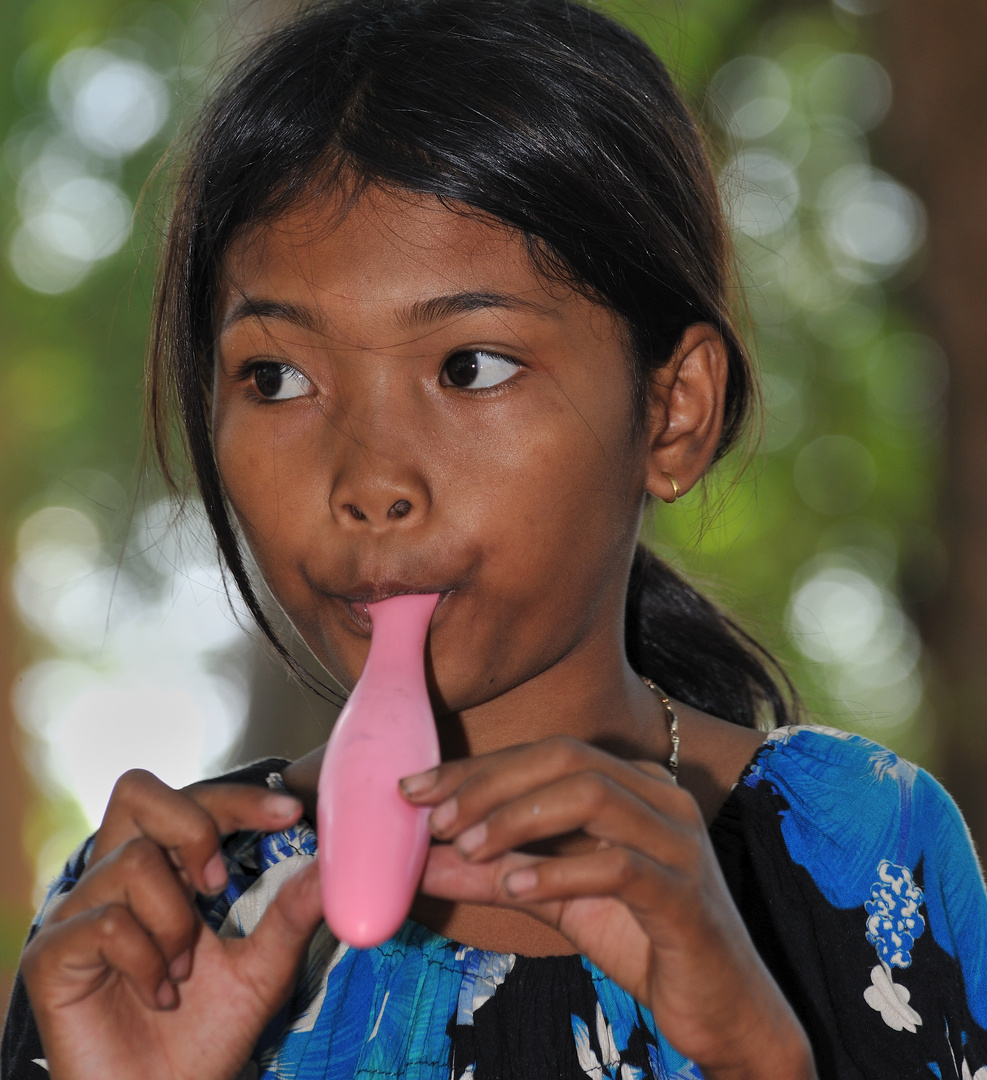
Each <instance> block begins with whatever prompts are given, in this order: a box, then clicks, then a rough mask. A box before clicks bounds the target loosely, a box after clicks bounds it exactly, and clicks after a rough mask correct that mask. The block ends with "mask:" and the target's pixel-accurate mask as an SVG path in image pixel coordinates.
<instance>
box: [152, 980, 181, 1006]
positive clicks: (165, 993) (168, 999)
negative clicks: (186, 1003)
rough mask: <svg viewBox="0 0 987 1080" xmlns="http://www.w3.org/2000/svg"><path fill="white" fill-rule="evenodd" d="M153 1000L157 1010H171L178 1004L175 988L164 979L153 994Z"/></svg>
mask: <svg viewBox="0 0 987 1080" xmlns="http://www.w3.org/2000/svg"><path fill="white" fill-rule="evenodd" d="M154 1000H155V1002H156V1004H157V1006H158V1008H159V1009H173V1008H174V1007H175V1006H176V1005H177V1004H178V994H177V993H175V988H174V987H173V986H172V985H171V983H170V982H169V981H168V980H167V979H165V980H164V982H163V983H162V984H161V985H160V986H159V987H158V988H157V990H156V991H155V993H154Z"/></svg>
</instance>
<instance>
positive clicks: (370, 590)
mask: <svg viewBox="0 0 987 1080" xmlns="http://www.w3.org/2000/svg"><path fill="white" fill-rule="evenodd" d="M455 591H456V586H455V585H448V584H446V585H416V586H410V585H406V584H403V583H400V582H386V583H377V584H371V583H361V584H360V585H358V586H357V587H355V588H354V589H353V590H352V592H350V591H349V590H347V593H346V594H345V595H340V594H336V597H337V599H339V600H341V601H342V603H343V608H344V609H345V611H346V613H347V615H348V616H349V618H350V620H351V622H353V623H355V624H356V626H357V627H359V628H360V630H362V631H363V632H364V633H366V634H370V632H371V630H372V629H373V622H372V621H371V618H370V613H369V612H368V611H367V605H368V604H376V603H378V602H379V601H381V600H389V599H390V598H391V597H392V596H408V595H410V594H412V593H417V594H425V593H438V594H439V602H438V604H437V605H436V608H435V610H436V613H438V611H439V610H440V608H441V607H442V605H443V604H444V603H445V601H446V599H447V598H448V597H449V596H451V595H452V593H453V592H455ZM434 618H435V616H433V619H434Z"/></svg>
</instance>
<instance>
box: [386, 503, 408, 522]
mask: <svg viewBox="0 0 987 1080" xmlns="http://www.w3.org/2000/svg"><path fill="white" fill-rule="evenodd" d="M410 510H411V503H410V502H408V500H407V499H398V501H397V502H396V503H395V504H394V505H393V506H392V507H391V508H390V510H388V511H387V516H388V517H390V518H403V517H404V516H405V514H407V513H408V512H409V511H410Z"/></svg>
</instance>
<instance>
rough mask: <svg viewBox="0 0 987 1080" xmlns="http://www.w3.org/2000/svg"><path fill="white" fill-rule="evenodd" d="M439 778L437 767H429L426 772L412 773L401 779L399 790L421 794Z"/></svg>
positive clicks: (408, 793)
mask: <svg viewBox="0 0 987 1080" xmlns="http://www.w3.org/2000/svg"><path fill="white" fill-rule="evenodd" d="M438 778H439V770H438V769H429V770H428V771H427V772H420V773H414V774H413V775H412V776H406V777H404V779H403V780H401V782H400V783H401V790H402V791H403V792H404V793H405V795H423V794H424V793H425V792H426V791H428V790H429V789H430V788H433V787H435V781H436V780H437V779H438Z"/></svg>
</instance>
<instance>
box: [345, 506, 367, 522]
mask: <svg viewBox="0 0 987 1080" xmlns="http://www.w3.org/2000/svg"><path fill="white" fill-rule="evenodd" d="M346 509H347V510H349V512H350V513H351V514H352V515H353V517H355V518H356V520H357V521H366V518H367V515H366V514H365V513H364V512H363V511H362V510H361V509H360V508H359V506H354V505H353V503H347V504H346Z"/></svg>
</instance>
